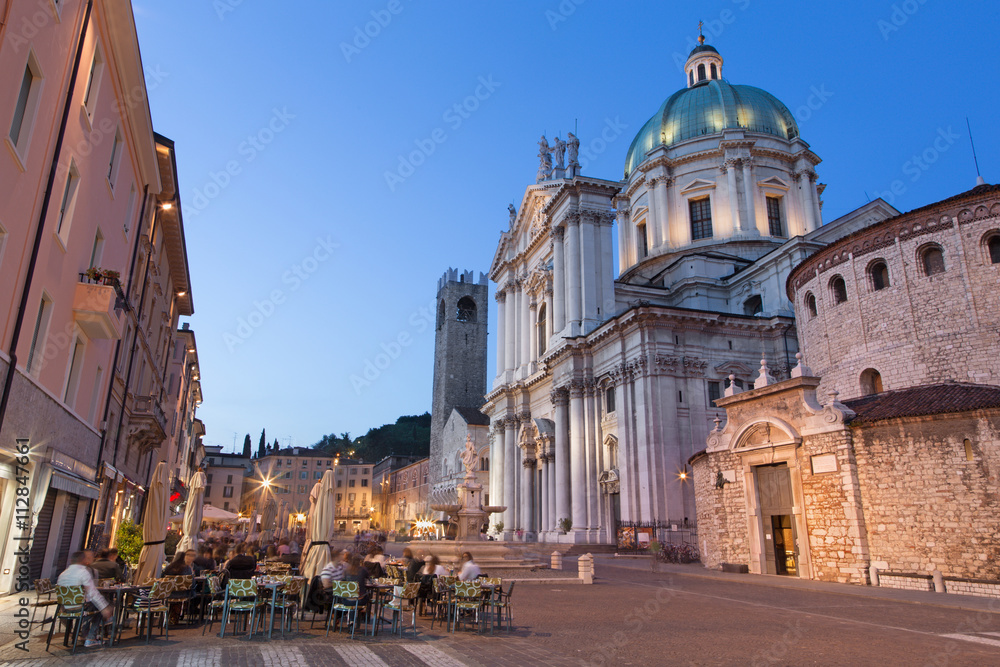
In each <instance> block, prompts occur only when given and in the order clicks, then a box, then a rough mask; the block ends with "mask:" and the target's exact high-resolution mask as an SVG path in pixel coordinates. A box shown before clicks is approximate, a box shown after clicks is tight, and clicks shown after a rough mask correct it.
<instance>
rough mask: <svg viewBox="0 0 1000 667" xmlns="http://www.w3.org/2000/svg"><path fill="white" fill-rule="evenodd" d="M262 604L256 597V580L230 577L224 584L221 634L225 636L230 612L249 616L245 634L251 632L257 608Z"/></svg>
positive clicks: (255, 619)
mask: <svg viewBox="0 0 1000 667" xmlns="http://www.w3.org/2000/svg"><path fill="white" fill-rule="evenodd" d="M263 604H264V603H263V601H261V600H259V599H258V598H257V582H255V581H254V580H253V579H230V580H229V584H228V585H227V586H226V599H225V600H224V602H223V606H222V635H221V636H222V637H225V636H226V626H227V625H228V624H229V615H230V614H236V615H240V614H243V615H244V616H249V617H250V618H249V619H248V621H249V623H248V625H247V634H248V635H249V634H250V633H251V632H253V628H254V624H255V623H256V621H257V610H258V609H260V607H261V605H263Z"/></svg>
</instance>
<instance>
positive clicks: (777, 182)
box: [757, 176, 791, 190]
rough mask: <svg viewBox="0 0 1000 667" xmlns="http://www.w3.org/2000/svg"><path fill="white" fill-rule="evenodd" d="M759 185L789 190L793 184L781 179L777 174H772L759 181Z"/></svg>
mask: <svg viewBox="0 0 1000 667" xmlns="http://www.w3.org/2000/svg"><path fill="white" fill-rule="evenodd" d="M757 185H759V186H760V187H762V188H777V189H779V190H789V189H791V185H789V184H788V183H786V182H785V181H783V180H781V179H780V178H778V177H777V176H771V177H770V178H765V179H764V180H763V181H758V182H757Z"/></svg>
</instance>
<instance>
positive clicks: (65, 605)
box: [45, 586, 93, 654]
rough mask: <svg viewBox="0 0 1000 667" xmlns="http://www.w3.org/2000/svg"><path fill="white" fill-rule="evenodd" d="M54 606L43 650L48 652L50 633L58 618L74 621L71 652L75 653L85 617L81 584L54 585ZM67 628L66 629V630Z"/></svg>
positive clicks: (54, 627) (53, 630) (51, 633)
mask: <svg viewBox="0 0 1000 667" xmlns="http://www.w3.org/2000/svg"><path fill="white" fill-rule="evenodd" d="M56 601H57V602H58V606H57V607H56V613H55V616H53V617H52V627H50V628H49V638H48V640H47V641H46V642H45V651H46V652H48V650H49V645H50V644H51V643H52V635H53V633H54V632H55V629H56V623H57V622H58V620H59V619H62V620H64V621H70V623H72V622H73V621H76V623H75V625H76V630H75V632H74V633H73V653H74V654H75V653H76V644H77V642H78V641H79V640H80V628H81V626H82V625H83V621H84V619H85V618H86V617H87V615H88V613H93V612H87V607H86V603H87V598H86V596H85V595H84V593H83V586H56ZM68 631H69V630H67V632H68Z"/></svg>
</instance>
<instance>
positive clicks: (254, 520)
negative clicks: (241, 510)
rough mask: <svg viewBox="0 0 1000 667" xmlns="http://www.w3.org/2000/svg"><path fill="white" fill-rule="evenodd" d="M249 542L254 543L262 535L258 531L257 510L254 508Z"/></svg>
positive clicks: (249, 529)
mask: <svg viewBox="0 0 1000 667" xmlns="http://www.w3.org/2000/svg"><path fill="white" fill-rule="evenodd" d="M247 530H248V531H249V532H248V533H247V542H252V541H253V540H256V539H258V538H259V537H260V533H259V532H258V531H257V508H256V507H254V509H253V514H251V515H250V527H249V528H248V529H247Z"/></svg>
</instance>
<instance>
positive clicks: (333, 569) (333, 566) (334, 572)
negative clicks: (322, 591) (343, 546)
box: [319, 551, 347, 588]
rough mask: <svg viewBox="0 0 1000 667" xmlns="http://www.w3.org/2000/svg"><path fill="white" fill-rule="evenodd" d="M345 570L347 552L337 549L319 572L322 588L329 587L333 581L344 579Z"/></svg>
mask: <svg viewBox="0 0 1000 667" xmlns="http://www.w3.org/2000/svg"><path fill="white" fill-rule="evenodd" d="M346 570H347V552H346V551H338V552H337V553H336V554H334V556H333V560H331V561H330V562H329V563H327V564H326V566H325V567H324V568H323V570H322V571H321V572H320V573H319V576H320V579H322V581H323V588H330V586H331V585H332V584H333V582H335V581H344V576H345V574H346Z"/></svg>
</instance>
